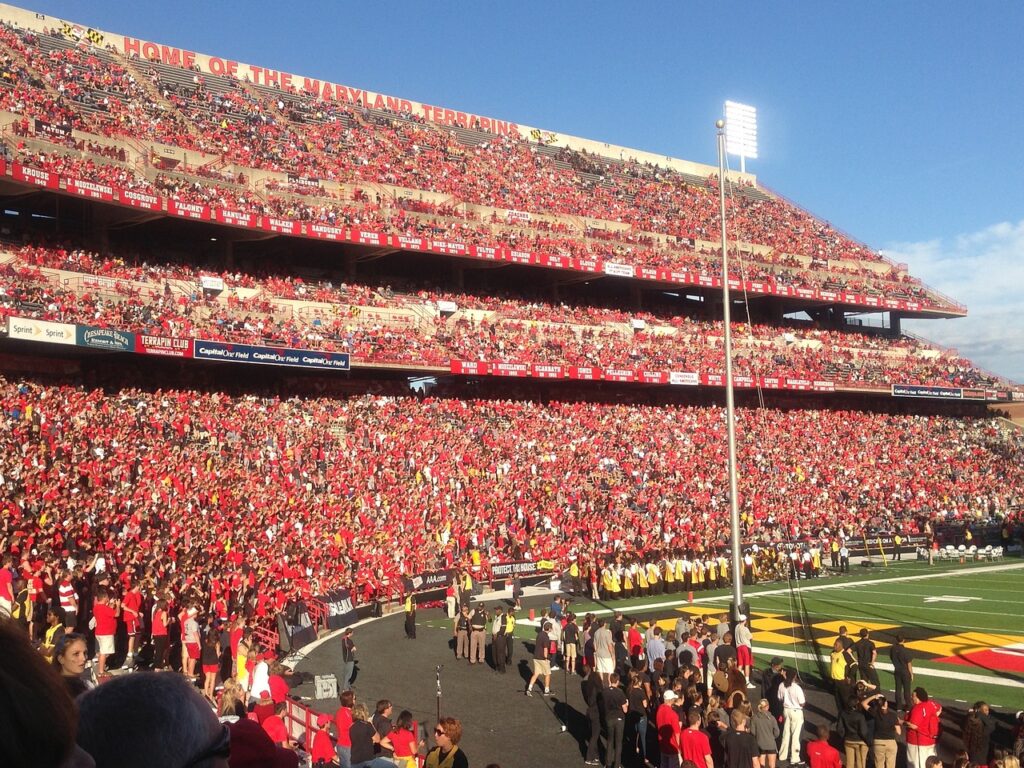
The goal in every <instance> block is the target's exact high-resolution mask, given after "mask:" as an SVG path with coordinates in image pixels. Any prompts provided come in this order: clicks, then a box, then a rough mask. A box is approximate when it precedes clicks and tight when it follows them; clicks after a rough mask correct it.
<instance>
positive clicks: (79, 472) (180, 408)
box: [0, 380, 1024, 616]
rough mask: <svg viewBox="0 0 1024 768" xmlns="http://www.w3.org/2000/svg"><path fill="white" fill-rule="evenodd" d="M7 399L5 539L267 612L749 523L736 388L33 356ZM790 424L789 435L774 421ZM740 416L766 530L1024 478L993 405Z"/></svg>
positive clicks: (1011, 484) (919, 514) (40, 565)
mask: <svg viewBox="0 0 1024 768" xmlns="http://www.w3.org/2000/svg"><path fill="white" fill-rule="evenodd" d="M2 407H3V413H4V415H5V419H4V422H3V434H2V439H3V443H4V446H5V449H4V451H3V454H2V459H0V475H2V479H3V484H4V486H5V494H4V495H5V501H4V515H3V523H2V528H0V535H2V539H0V549H2V550H3V551H5V552H14V553H16V559H17V565H18V568H19V569H20V570H21V571H22V572H23V574H24V577H25V579H26V581H27V582H33V583H36V584H37V585H38V583H39V582H40V581H42V583H44V584H50V583H54V582H55V580H57V579H58V578H61V576H60V574H64V573H65V572H67V576H68V577H69V578H70V577H74V576H82V575H83V574H84V572H85V571H86V570H88V566H89V563H90V562H93V561H94V560H95V559H96V558H97V557H99V558H100V560H101V561H102V563H103V564H104V567H103V568H100V569H99V570H100V571H102V570H104V568H105V569H106V571H107V572H108V573H113V574H116V578H117V579H118V581H117V582H115V586H117V585H119V589H118V590H117V591H118V595H120V590H121V589H123V588H125V587H126V585H127V584H134V585H141V584H145V589H146V590H147V592H148V594H149V596H150V597H151V598H152V597H157V596H160V597H164V598H165V599H166V598H170V599H172V600H173V601H175V602H173V603H172V606H182V605H187V604H189V602H190V601H202V603H203V605H204V606H206V605H207V604H209V605H213V604H223V605H224V607H225V609H226V610H230V611H232V612H238V611H239V610H240V608H241V605H242V603H243V602H244V603H252V608H253V610H254V611H255V612H256V614H257V615H259V616H265V615H268V614H270V613H272V612H273V610H274V609H276V608H280V607H281V606H283V605H284V603H285V602H286V601H287V600H288V599H289V598H291V597H293V596H302V597H309V596H310V595H313V594H322V592H323V591H324V590H325V589H326V588H328V587H336V586H345V587H351V588H353V590H354V591H355V593H356V594H357V595H358V596H359V598H360V599H362V600H368V599H370V598H371V597H372V596H374V595H382V596H384V597H388V596H394V595H395V594H397V593H398V591H399V589H400V587H399V577H401V576H402V575H408V574H411V573H419V572H423V571H427V570H431V569H434V568H438V567H451V566H452V565H453V564H455V563H457V562H459V561H460V560H461V559H462V558H464V557H466V556H467V555H468V553H470V552H471V551H476V552H477V553H478V557H480V558H482V559H483V560H485V561H495V560H504V559H509V558H513V559H518V558H526V559H529V558H546V559H553V560H556V561H560V562H568V561H569V560H572V559H575V558H577V557H580V556H583V557H587V558H591V559H593V560H595V562H596V560H597V559H598V558H599V556H603V553H605V552H607V551H610V550H614V549H616V548H617V547H618V546H619V545H620V544H622V543H624V542H629V543H631V544H632V545H633V546H634V547H635V548H636V549H637V550H638V551H641V552H646V551H649V550H661V549H671V550H680V551H693V552H703V551H714V550H717V549H719V548H720V547H722V546H723V545H724V543H725V541H726V539H727V533H726V531H727V519H726V515H725V510H726V509H727V504H726V501H725V492H724V488H725V486H726V483H725V482H724V479H723V478H724V466H725V457H724V444H725V440H724V432H723V430H724V426H723V423H722V419H721V411H720V410H718V409H714V408H677V407H672V408H644V407H638V406H624V405H622V406H607V405H593V404H583V403H561V404H552V405H547V406H543V405H539V404H536V403H530V402H465V401H453V400H425V401H420V400H417V399H415V398H375V397H359V398H353V399H350V400H331V399H298V398H293V399H289V400H280V399H277V398H271V397H255V396H240V397H231V396H228V395H226V394H225V393H222V392H208V393H207V392H202V391H194V390H160V391H156V392H151V391H146V390H141V389H122V390H120V391H114V392H111V393H109V394H107V393H104V392H103V391H100V390H86V389H83V388H81V387H74V386H55V385H45V384H42V383H39V382H32V381H22V382H17V381H11V380H7V381H5V384H4V386H3V389H2ZM781 434H785V435H787V440H786V441H785V443H786V444H785V445H781V444H780V443H779V441H775V440H772V439H765V436H766V435H781ZM556 435H557V438H556V437H555V436H556ZM739 435H740V446H741V450H740V468H739V469H740V477H741V478H742V483H741V493H742V498H741V510H742V514H743V520H744V533H745V536H746V538H747V539H748V540H749V541H750V542H754V543H763V544H768V543H771V542H774V541H776V540H778V539H780V538H782V539H794V540H799V539H802V538H805V537H809V536H817V535H818V534H819V533H820V532H821V531H822V529H824V528H828V529H829V530H831V531H832V532H833V533H836V532H838V531H841V530H843V531H846V533H847V534H853V533H854V532H855V531H859V530H860V529H861V528H862V527H863V526H865V525H871V526H874V527H876V528H878V529H892V528H894V527H901V528H904V529H906V530H907V531H908V532H913V531H914V530H917V529H918V526H919V520H920V519H922V518H930V517H940V518H946V517H952V518H958V519H968V520H973V519H976V518H977V517H978V516H987V515H989V514H994V513H1005V512H1006V511H1007V510H1008V509H1009V507H1010V506H1011V505H1012V504H1015V503H1019V502H1020V501H1021V499H1019V498H1018V497H1017V496H1016V495H1015V494H1018V493H1019V490H1015V489H1019V488H1020V487H1021V484H1020V480H1021V467H1022V466H1024V462H1021V460H1020V459H1021V450H1022V446H1021V443H1020V440H1019V438H1018V437H1017V436H1015V435H1013V434H1011V433H1008V432H1005V431H1003V430H1002V429H1001V428H999V427H998V426H997V425H996V424H995V423H992V422H986V421H972V420H962V419H955V418H938V417H934V418H928V417H913V416H887V415H881V414H867V413H854V412H843V411H802V412H782V411H770V410H761V411H754V412H743V413H742V414H741V419H740V425H739ZM920 457H928V460H927V461H922V460H921V458H920ZM395 542H401V544H400V546H398V547H396V546H394V544H395ZM600 565H603V563H601V564H600ZM121 579H123V580H124V581H123V582H121V581H120V580H121ZM247 590H251V592H247ZM34 594H35V596H36V600H37V601H38V600H42V598H43V592H42V591H40V590H38V589H37V590H36V591H35V593H34ZM247 594H248V596H246V595H247Z"/></svg>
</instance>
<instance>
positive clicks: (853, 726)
mask: <svg viewBox="0 0 1024 768" xmlns="http://www.w3.org/2000/svg"><path fill="white" fill-rule="evenodd" d="M872 698H874V697H868V698H865V699H862V700H854V701H851V702H850V703H849V704H848V705H847V707H846V709H845V710H843V712H842V713H841V714H840V715H839V733H840V735H841V736H842V737H843V749H844V751H845V753H846V760H845V764H846V768H866V766H867V762H868V747H870V746H871V731H870V730H869V729H868V720H867V718H866V717H865V716H864V712H865V710H866V709H867V708H868V707H869V706H870V702H871V699H872Z"/></svg>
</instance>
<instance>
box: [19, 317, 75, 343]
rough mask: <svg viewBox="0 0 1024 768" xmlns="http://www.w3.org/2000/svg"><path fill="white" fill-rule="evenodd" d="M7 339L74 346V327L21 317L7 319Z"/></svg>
mask: <svg viewBox="0 0 1024 768" xmlns="http://www.w3.org/2000/svg"><path fill="white" fill-rule="evenodd" d="M7 337H8V338H10V339H22V340H24V341H42V342H46V343H47V344H70V345H72V346H73V345H75V344H76V343H77V340H76V338H75V326H73V325H71V324H70V323H51V322H48V321H46V320H32V319H29V318H23V317H8V318H7Z"/></svg>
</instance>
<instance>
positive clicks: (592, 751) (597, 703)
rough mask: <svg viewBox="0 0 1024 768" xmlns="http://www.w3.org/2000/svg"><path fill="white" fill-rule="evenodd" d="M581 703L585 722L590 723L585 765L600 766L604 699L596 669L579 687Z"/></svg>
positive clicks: (601, 683) (591, 671) (602, 685)
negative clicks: (585, 718)
mask: <svg viewBox="0 0 1024 768" xmlns="http://www.w3.org/2000/svg"><path fill="white" fill-rule="evenodd" d="M580 687H581V690H582V693H583V701H584V703H585V704H586V705H587V721H588V722H589V723H590V738H589V740H588V741H587V754H586V757H585V758H584V760H585V762H586V764H587V765H600V764H601V761H600V760H598V759H597V758H598V746H599V743H600V741H601V706H602V704H603V697H604V683H603V682H602V680H601V675H599V674H598V672H597V670H596V669H592V670H590V674H589V675H587V676H586V678H584V680H583V683H582V685H581V686H580Z"/></svg>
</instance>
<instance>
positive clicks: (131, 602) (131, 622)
mask: <svg viewBox="0 0 1024 768" xmlns="http://www.w3.org/2000/svg"><path fill="white" fill-rule="evenodd" d="M121 610H122V611H123V615H124V626H125V629H126V630H127V632H128V656H127V657H126V658H125V660H124V664H125V666H126V667H133V666H135V645H136V641H137V639H138V634H139V632H140V631H142V615H141V611H142V593H141V592H140V591H139V588H138V587H137V586H132V587H131V588H130V589H129V590H128V592H127V594H125V596H124V599H122V600H121Z"/></svg>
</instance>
